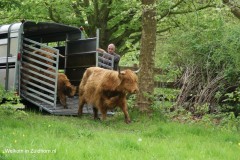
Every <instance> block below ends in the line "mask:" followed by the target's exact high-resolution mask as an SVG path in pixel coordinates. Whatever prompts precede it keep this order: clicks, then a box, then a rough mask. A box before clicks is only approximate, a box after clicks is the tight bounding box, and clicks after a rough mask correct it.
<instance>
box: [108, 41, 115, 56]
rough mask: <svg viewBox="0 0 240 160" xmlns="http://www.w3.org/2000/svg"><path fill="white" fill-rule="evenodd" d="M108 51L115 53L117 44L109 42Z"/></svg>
mask: <svg viewBox="0 0 240 160" xmlns="http://www.w3.org/2000/svg"><path fill="white" fill-rule="evenodd" d="M107 51H108V53H110V54H113V53H114V52H115V45H114V44H112V43H111V44H109V45H108V48H107Z"/></svg>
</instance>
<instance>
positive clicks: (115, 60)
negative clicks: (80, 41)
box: [97, 43, 120, 70]
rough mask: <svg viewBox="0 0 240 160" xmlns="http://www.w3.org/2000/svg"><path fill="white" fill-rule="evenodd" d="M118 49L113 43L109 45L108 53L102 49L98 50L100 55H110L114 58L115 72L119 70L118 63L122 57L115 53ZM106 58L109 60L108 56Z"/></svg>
mask: <svg viewBox="0 0 240 160" xmlns="http://www.w3.org/2000/svg"><path fill="white" fill-rule="evenodd" d="M115 50H116V47H115V45H114V44H113V43H111V44H109V45H108V48H107V52H106V51H105V50H103V49H101V48H98V49H97V51H98V52H100V53H108V54H111V55H113V56H114V63H113V70H117V69H118V63H119V61H120V55H118V54H117V53H115ZM104 58H107V56H104Z"/></svg>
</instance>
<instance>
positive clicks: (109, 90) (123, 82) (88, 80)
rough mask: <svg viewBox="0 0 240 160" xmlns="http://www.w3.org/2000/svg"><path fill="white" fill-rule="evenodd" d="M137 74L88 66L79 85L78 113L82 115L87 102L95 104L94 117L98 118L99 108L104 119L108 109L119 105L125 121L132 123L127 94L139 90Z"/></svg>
mask: <svg viewBox="0 0 240 160" xmlns="http://www.w3.org/2000/svg"><path fill="white" fill-rule="evenodd" d="M137 82H138V78H137V75H136V74H135V73H134V72H133V71H131V70H125V71H121V72H118V71H112V70H107V69H103V68H99V67H90V68H88V69H87V70H86V71H85V73H84V75H83V78H82V81H81V83H80V85H79V108H78V115H79V116H81V115H82V110H83V105H84V104H85V103H87V104H91V105H93V106H94V107H93V111H94V119H98V110H100V112H101V114H102V119H103V120H104V119H106V114H107V110H108V109H113V108H115V107H116V106H119V107H120V108H121V109H122V111H123V113H124V115H125V122H126V123H130V122H131V120H130V117H129V114H128V109H127V101H126V94H127V93H136V92H137V91H138V84H137Z"/></svg>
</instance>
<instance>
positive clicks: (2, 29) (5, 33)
mask: <svg viewBox="0 0 240 160" xmlns="http://www.w3.org/2000/svg"><path fill="white" fill-rule="evenodd" d="M98 47H99V31H98V30H97V32H96V37H93V38H85V37H84V34H83V32H82V30H81V29H79V28H77V27H73V26H67V25H64V24H59V23H52V22H32V21H26V22H23V23H13V24H9V25H1V26H0V74H1V76H0V84H1V85H2V86H4V88H5V90H15V91H16V92H17V93H18V94H19V95H20V97H21V98H22V99H25V100H27V101H29V102H31V103H33V104H35V105H36V106H38V107H39V109H40V110H45V111H47V112H49V113H51V114H54V115H76V114H77V109H78V96H77V95H76V96H74V97H73V98H68V99H67V104H68V108H67V109H64V108H63V106H62V105H61V104H60V102H59V101H58V99H57V78H58V76H57V75H58V72H59V70H62V71H63V72H64V73H65V74H66V75H67V77H68V78H69V80H70V82H71V83H72V84H73V85H75V86H78V85H79V84H80V82H81V78H82V76H83V73H84V71H85V70H86V69H87V68H88V67H91V66H99V67H103V68H107V69H113V59H114V57H113V56H112V55H110V54H108V53H98V52H97V51H96V49H97V48H98ZM44 48H47V49H48V51H45V50H44ZM38 52H41V53H43V54H45V55H49V56H51V58H46V56H42V55H39V54H37V53H38ZM53 52H54V53H55V54H53ZM105 54H107V57H110V59H106V58H104V57H106V56H103V55H105ZM60 55H63V56H64V58H63V56H60ZM49 64H51V65H49ZM49 68H50V69H51V71H49ZM48 75H50V76H48ZM84 113H92V109H91V107H88V106H85V107H84ZM109 114H112V113H111V112H110V113H109Z"/></svg>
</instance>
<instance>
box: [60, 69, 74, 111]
mask: <svg viewBox="0 0 240 160" xmlns="http://www.w3.org/2000/svg"><path fill="white" fill-rule="evenodd" d="M75 93H76V86H73V85H71V83H70V82H69V79H68V78H67V76H66V75H65V74H64V73H58V84H57V95H58V97H59V99H60V103H61V104H62V105H63V107H64V108H67V102H66V99H67V98H66V96H68V97H69V98H71V97H73V96H74V95H75Z"/></svg>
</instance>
